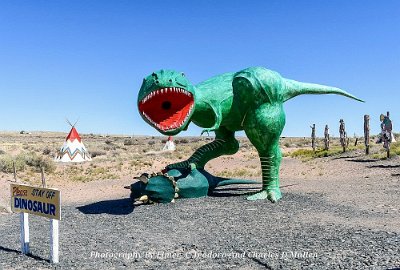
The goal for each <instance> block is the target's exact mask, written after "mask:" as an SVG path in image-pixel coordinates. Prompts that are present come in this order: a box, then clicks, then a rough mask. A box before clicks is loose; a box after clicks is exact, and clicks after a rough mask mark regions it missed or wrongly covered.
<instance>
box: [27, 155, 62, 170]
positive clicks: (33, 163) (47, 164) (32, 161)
mask: <svg viewBox="0 0 400 270" xmlns="http://www.w3.org/2000/svg"><path fill="white" fill-rule="evenodd" d="M23 158H24V159H25V164H26V165H28V166H30V167H33V168H34V169H35V170H36V171H40V170H41V168H43V169H44V170H45V172H47V173H52V172H54V171H55V169H56V166H55V165H54V162H53V160H51V159H49V158H47V157H44V156H38V155H36V154H35V153H32V152H31V153H28V154H25V155H23Z"/></svg>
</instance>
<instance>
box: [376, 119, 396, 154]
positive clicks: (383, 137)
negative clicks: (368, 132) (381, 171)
mask: <svg viewBox="0 0 400 270" xmlns="http://www.w3.org/2000/svg"><path fill="white" fill-rule="evenodd" d="M380 120H381V134H380V135H379V137H378V140H377V143H382V142H383V148H385V149H386V152H387V157H388V158H389V157H390V144H391V143H392V142H393V139H394V136H393V133H392V130H393V124H392V120H390V118H389V112H387V115H386V116H385V115H383V114H381V116H380Z"/></svg>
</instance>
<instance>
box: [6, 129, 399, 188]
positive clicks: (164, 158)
mask: <svg viewBox="0 0 400 270" xmlns="http://www.w3.org/2000/svg"><path fill="white" fill-rule="evenodd" d="M65 136H66V134H63V133H40V132H38V133H32V134H18V133H1V134H0V177H2V178H8V179H10V178H12V173H13V165H12V164H13V161H14V163H15V166H16V169H17V174H18V177H19V178H21V179H24V180H26V181H28V182H35V181H36V182H37V181H39V180H38V179H40V174H38V172H39V169H40V167H44V168H45V171H46V177H47V178H50V179H55V180H56V181H68V180H70V181H78V182H88V181H93V180H100V179H121V178H125V179H126V178H129V179H132V177H135V176H137V175H140V174H141V173H143V172H157V171H159V170H161V169H162V168H163V167H164V166H166V165H167V164H171V163H174V162H178V161H181V160H185V159H187V158H189V157H190V155H191V154H192V153H193V152H194V151H195V150H196V149H197V148H199V147H200V146H202V145H204V144H206V143H208V142H210V141H211V140H213V137H184V138H183V137H177V138H175V143H176V145H177V150H176V151H175V152H164V153H160V150H161V149H162V148H163V146H164V142H165V140H166V137H161V136H160V137H155V136H151V137H150V136H147V137H146V136H142V137H127V136H101V135H94V134H89V135H85V134H81V136H82V139H83V142H84V144H85V145H86V147H87V148H88V150H89V152H90V153H91V154H92V157H93V161H92V162H88V163H83V164H60V163H55V162H53V160H52V159H53V158H54V156H55V154H56V153H57V151H58V149H59V148H60V147H61V145H62V144H63V141H64V139H65ZM237 139H238V140H239V142H240V148H239V151H238V153H237V154H235V155H233V156H224V157H221V158H220V160H222V164H223V160H229V161H230V162H231V161H235V162H236V161H237V162H238V164H241V165H240V166H239V165H238V166H239V167H238V168H225V167H220V165H217V163H214V164H213V166H210V167H211V171H212V172H214V173H218V175H222V176H225V177H253V176H259V175H260V173H261V172H260V171H259V167H258V154H257V151H256V149H255V148H254V146H253V145H252V144H251V143H250V142H249V141H248V139H247V138H245V137H239V138H237ZM359 142H360V143H361V142H362V140H359ZM353 144H354V140H352V141H351V142H350V145H353ZM317 145H318V146H322V145H323V141H322V139H318V140H317ZM310 146H311V140H310V139H309V138H282V140H281V147H282V150H283V153H284V155H285V156H289V157H297V158H301V159H305V160H306V159H312V158H319V157H324V156H331V155H336V154H339V153H341V148H340V146H339V140H338V139H337V138H332V140H331V150H329V151H324V150H318V151H316V152H315V153H314V152H313V151H312V150H311V147H310ZM299 147H301V148H300V149H299ZM362 148H363V145H362V144H359V145H358V146H357V147H354V146H351V147H350V151H352V150H355V149H362ZM373 148H374V149H375V150H374V151H373V152H372V155H377V158H381V157H383V156H384V152H383V150H382V149H381V148H382V147H381V146H376V145H374V146H373ZM392 154H393V155H400V143H396V144H392ZM244 164H247V165H244ZM254 164H257V166H256V165H254Z"/></svg>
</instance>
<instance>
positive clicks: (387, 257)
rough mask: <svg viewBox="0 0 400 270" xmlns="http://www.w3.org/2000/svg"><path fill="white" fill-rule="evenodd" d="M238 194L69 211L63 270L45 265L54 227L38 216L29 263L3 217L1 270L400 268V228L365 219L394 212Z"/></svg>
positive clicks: (9, 217) (229, 191)
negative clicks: (371, 223)
mask: <svg viewBox="0 0 400 270" xmlns="http://www.w3.org/2000/svg"><path fill="white" fill-rule="evenodd" d="M238 192H239V193H243V190H241V189H240V188H238V189H235V188H224V189H223V190H221V191H220V192H219V193H218V194H217V195H216V196H215V197H207V198H200V199H192V200H178V201H177V202H176V203H175V204H165V205H145V206H138V207H135V208H133V207H132V206H131V203H130V201H129V200H128V199H118V200H110V201H101V202H97V203H92V204H87V205H74V206H65V207H63V213H62V218H63V220H62V221H61V223H60V263H59V264H58V265H57V267H55V266H54V265H52V264H50V263H49V262H48V260H47V258H48V255H49V235H48V234H49V229H48V228H49V222H48V220H46V219H43V218H38V217H34V216H31V222H30V224H31V252H32V255H30V256H22V255H21V254H20V253H19V251H18V250H19V241H18V237H19V226H18V215H17V214H3V215H0V235H1V237H0V269H1V268H4V269H25V268H27V269H37V268H39V269H47V268H60V269H115V268H117V269H119V268H125V267H126V268H130V269H400V233H399V231H395V230H390V229H388V230H386V231H382V230H374V229H371V228H368V227H366V226H363V224H362V223H360V222H358V220H363V219H369V218H380V217H383V216H385V218H388V215H393V219H398V218H399V216H398V213H397V212H395V213H392V214H391V213H380V212H370V211H366V210H362V209H360V208H357V207H355V206H354V207H353V206H349V205H343V204H336V203H334V202H332V201H327V200H326V197H325V196H324V195H323V194H321V193H301V192H300V193H299V192H297V193H296V192H292V191H286V192H285V193H284V199H283V200H282V201H280V202H279V203H277V204H271V203H269V202H265V201H258V202H248V201H245V200H244V197H243V196H238ZM326 215H329V216H331V217H333V218H331V219H321V218H320V217H322V216H326ZM335 218H337V219H338V220H343V219H348V220H353V221H354V222H349V223H348V224H343V222H335ZM16 224H17V225H16Z"/></svg>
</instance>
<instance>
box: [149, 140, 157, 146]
mask: <svg viewBox="0 0 400 270" xmlns="http://www.w3.org/2000/svg"><path fill="white" fill-rule="evenodd" d="M147 144H148V145H154V144H156V142H155V141H148V142H147Z"/></svg>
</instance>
